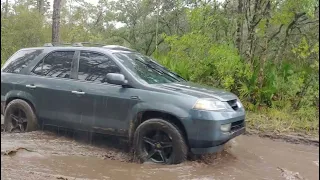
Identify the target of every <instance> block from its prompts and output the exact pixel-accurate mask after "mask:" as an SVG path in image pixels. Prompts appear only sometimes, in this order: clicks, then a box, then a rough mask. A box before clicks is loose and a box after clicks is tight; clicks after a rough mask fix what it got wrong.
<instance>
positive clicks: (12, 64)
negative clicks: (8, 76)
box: [1, 49, 43, 74]
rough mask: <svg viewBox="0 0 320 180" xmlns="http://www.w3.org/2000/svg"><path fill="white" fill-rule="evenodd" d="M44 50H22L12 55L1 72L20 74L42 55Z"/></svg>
mask: <svg viewBox="0 0 320 180" xmlns="http://www.w3.org/2000/svg"><path fill="white" fill-rule="evenodd" d="M42 51H43V49H26V50H20V51H18V52H16V53H15V54H14V55H12V56H11V57H10V58H9V60H8V61H6V62H5V64H4V65H3V67H2V68H1V72H7V73H17V74H18V73H20V72H21V71H22V70H23V69H24V68H26V67H27V66H28V65H29V63H30V62H32V60H34V59H35V58H36V57H37V56H38V55H40V54H41V53H42Z"/></svg>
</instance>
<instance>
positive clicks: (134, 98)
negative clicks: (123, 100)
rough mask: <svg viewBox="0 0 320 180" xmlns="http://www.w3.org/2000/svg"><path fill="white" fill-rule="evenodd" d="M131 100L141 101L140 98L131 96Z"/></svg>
mask: <svg viewBox="0 0 320 180" xmlns="http://www.w3.org/2000/svg"><path fill="white" fill-rule="evenodd" d="M130 99H133V100H140V98H139V96H131V97H130Z"/></svg>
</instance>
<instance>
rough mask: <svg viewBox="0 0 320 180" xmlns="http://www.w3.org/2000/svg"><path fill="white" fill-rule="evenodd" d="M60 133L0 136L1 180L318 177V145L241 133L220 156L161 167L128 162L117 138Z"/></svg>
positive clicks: (210, 156)
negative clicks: (89, 137) (88, 137)
mask: <svg viewBox="0 0 320 180" xmlns="http://www.w3.org/2000/svg"><path fill="white" fill-rule="evenodd" d="M62 134H63V133H61V132H60V133H59V134H57V133H53V132H46V131H45V132H42V131H37V132H31V133H24V134H19V133H15V134H9V133H1V179H3V180H7V179H14V180H20V179H21V180H29V179H30V180H31V179H69V180H70V179H90V180H92V179H121V180H122V179H139V180H140V179H141V180H142V179H153V180H158V179H159V180H171V179H193V180H200V179H201V180H207V179H208V180H209V179H210V180H211V179H212V180H218V179H226V180H230V179H240V180H257V179H279V180H289V179H290V180H291V179H292V180H295V179H297V180H298V179H299V180H300V179H309V180H316V179H319V169H318V168H319V167H318V166H319V147H316V146H307V145H301V144H300V145H299V144H290V143H286V142H283V141H278V140H276V141H274V140H270V139H267V138H260V137H257V136H246V135H243V136H240V137H238V138H237V139H235V140H234V141H232V142H231V145H232V146H231V148H228V149H227V150H226V151H224V152H222V153H219V154H216V155H208V156H206V157H203V158H202V159H201V160H196V161H188V162H185V163H183V164H180V165H173V166H159V165H153V164H138V163H134V162H131V159H132V156H131V155H130V154H129V153H128V152H127V151H126V149H125V148H124V147H125V146H123V145H122V144H121V143H119V140H116V139H108V138H107V140H106V139H105V137H100V136H97V137H94V138H93V141H92V144H91V145H90V143H89V142H87V141H82V140H81V139H82V138H81V137H78V136H75V137H74V136H73V135H70V134H69V135H67V136H63V135H62ZM102 140H103V141H102ZM111 147H113V148H111Z"/></svg>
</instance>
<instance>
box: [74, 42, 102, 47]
mask: <svg viewBox="0 0 320 180" xmlns="http://www.w3.org/2000/svg"><path fill="white" fill-rule="evenodd" d="M84 44H88V45H95V46H98V47H101V46H105V44H101V43H92V42H76V43H73V44H72V46H76V47H82V46H83V45H84Z"/></svg>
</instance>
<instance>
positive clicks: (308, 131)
mask: <svg viewBox="0 0 320 180" xmlns="http://www.w3.org/2000/svg"><path fill="white" fill-rule="evenodd" d="M246 123H247V127H248V129H249V130H250V129H251V130H256V131H258V132H260V133H276V134H300V135H306V136H312V137H318V136H319V116H317V115H314V118H313V119H310V118H309V117H308V118H304V117H301V116H300V117H299V116H298V115H296V114H295V113H290V112H285V111H282V110H276V109H268V110H267V111H264V112H247V115H246Z"/></svg>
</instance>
